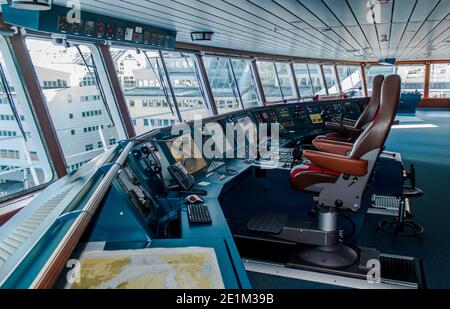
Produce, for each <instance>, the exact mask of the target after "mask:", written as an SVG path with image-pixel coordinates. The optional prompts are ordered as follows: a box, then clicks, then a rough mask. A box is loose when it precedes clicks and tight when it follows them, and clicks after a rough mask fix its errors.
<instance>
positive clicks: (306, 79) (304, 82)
mask: <svg viewBox="0 0 450 309" xmlns="http://www.w3.org/2000/svg"><path fill="white" fill-rule="evenodd" d="M294 72H295V77H296V78H297V85H298V88H299V90H300V96H301V97H302V98H311V97H313V96H314V92H313V88H312V84H311V76H310V75H309V70H308V65H307V64H304V63H294Z"/></svg>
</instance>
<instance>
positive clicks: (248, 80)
mask: <svg viewBox="0 0 450 309" xmlns="http://www.w3.org/2000/svg"><path fill="white" fill-rule="evenodd" d="M231 63H232V65H233V69H234V73H235V75H236V80H237V84H238V87H239V91H240V93H241V97H242V103H243V104H244V108H250V107H255V106H258V105H259V98H258V94H257V92H256V84H255V79H254V76H253V72H252V63H251V61H250V60H246V59H231Z"/></svg>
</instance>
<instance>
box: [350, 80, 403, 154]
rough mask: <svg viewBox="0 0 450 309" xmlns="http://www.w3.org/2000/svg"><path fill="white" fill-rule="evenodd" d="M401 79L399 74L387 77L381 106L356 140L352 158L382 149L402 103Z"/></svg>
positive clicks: (382, 91)
mask: <svg viewBox="0 0 450 309" xmlns="http://www.w3.org/2000/svg"><path fill="white" fill-rule="evenodd" d="M400 87H401V79H400V76H399V75H390V76H388V77H386V79H385V80H384V82H383V86H382V89H381V102H380V107H379V108H378V111H377V113H376V115H375V117H374V119H373V121H372V122H371V123H370V124H369V126H368V127H367V128H366V129H365V130H364V132H363V133H362V134H361V135H360V136H359V138H358V139H357V140H356V141H355V143H354V146H353V150H352V152H351V153H350V157H351V158H358V159H360V158H362V157H363V156H364V155H365V154H367V153H369V152H370V151H372V150H375V149H380V151H381V149H382V148H383V146H384V143H385V142H386V139H387V136H388V134H389V131H390V129H391V126H392V124H393V122H394V119H395V115H396V113H397V108H398V105H399V103H400Z"/></svg>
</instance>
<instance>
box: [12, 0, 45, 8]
mask: <svg viewBox="0 0 450 309" xmlns="http://www.w3.org/2000/svg"><path fill="white" fill-rule="evenodd" d="M52 1H53V0H8V5H9V6H10V7H12V8H15V9H19V10H31V11H45V10H50V9H51V8H52Z"/></svg>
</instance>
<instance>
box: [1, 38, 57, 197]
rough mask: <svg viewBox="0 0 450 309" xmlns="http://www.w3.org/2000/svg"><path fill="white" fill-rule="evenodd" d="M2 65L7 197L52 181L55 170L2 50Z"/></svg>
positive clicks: (3, 186)
mask: <svg viewBox="0 0 450 309" xmlns="http://www.w3.org/2000/svg"><path fill="white" fill-rule="evenodd" d="M1 40H2V44H1V45H2V46H3V38H1ZM8 64H10V62H9V63H8ZM0 65H1V73H2V74H0V198H4V197H7V196H10V195H12V194H15V193H19V192H22V191H25V190H27V189H31V188H33V187H36V186H39V185H41V184H45V183H47V182H49V181H51V180H52V178H53V172H52V170H51V168H50V164H49V161H48V159H47V155H46V153H45V150H44V147H43V145H42V142H41V140H40V137H39V134H38V131H37V127H36V125H35V123H34V119H33V116H32V113H31V110H30V109H29V107H28V102H26V101H25V100H23V99H22V98H21V99H19V96H18V94H17V93H16V89H14V87H13V85H12V83H11V77H10V75H9V70H8V66H7V65H6V61H5V59H4V58H3V53H2V52H0ZM11 104H12V105H11ZM11 106H14V107H15V109H16V111H17V113H16V114H15V113H14V111H13V108H12V107H11ZM16 116H17V117H18V119H17V118H16ZM20 126H22V128H23V131H22V130H21V128H20ZM22 132H23V133H24V134H25V136H24V134H23V133H22Z"/></svg>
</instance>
